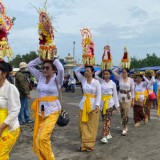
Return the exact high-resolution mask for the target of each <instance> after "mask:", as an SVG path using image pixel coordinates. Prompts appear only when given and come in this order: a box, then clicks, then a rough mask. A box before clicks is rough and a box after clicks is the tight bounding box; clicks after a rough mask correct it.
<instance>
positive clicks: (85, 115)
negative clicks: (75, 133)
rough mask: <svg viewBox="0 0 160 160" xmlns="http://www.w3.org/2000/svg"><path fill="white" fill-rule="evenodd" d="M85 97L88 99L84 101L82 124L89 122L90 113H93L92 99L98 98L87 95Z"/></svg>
mask: <svg viewBox="0 0 160 160" xmlns="http://www.w3.org/2000/svg"><path fill="white" fill-rule="evenodd" d="M83 96H84V97H86V99H85V101H84V105H83V110H82V122H87V121H88V113H90V112H91V111H92V105H91V99H90V98H96V95H94V94H88V93H85V94H84V95H83Z"/></svg>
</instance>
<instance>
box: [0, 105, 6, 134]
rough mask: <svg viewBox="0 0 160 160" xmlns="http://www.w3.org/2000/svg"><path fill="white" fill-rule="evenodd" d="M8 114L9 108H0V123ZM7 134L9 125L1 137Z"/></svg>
mask: <svg viewBox="0 0 160 160" xmlns="http://www.w3.org/2000/svg"><path fill="white" fill-rule="evenodd" d="M7 116H8V109H7V108H0V125H1V124H2V123H3V122H4V120H5V119H6V117H7ZM7 134H8V127H7V128H5V129H4V130H3V132H2V136H1V137H4V136H6V135H7Z"/></svg>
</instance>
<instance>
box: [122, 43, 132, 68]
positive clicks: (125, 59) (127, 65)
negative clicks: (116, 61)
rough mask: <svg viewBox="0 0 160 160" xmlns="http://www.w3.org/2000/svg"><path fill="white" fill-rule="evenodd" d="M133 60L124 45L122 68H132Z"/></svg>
mask: <svg viewBox="0 0 160 160" xmlns="http://www.w3.org/2000/svg"><path fill="white" fill-rule="evenodd" d="M130 65H131V62H130V58H129V53H128V50H127V47H126V46H125V47H124V53H123V57H122V59H121V67H122V68H130Z"/></svg>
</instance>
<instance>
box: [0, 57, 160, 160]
mask: <svg viewBox="0 0 160 160" xmlns="http://www.w3.org/2000/svg"><path fill="white" fill-rule="evenodd" d="M39 64H42V66H43V68H42V72H41V71H39V70H38V69H37V68H36V66H37V65H39ZM83 67H85V73H84V75H82V74H81V72H80V71H81V69H82V68H83ZM28 69H29V71H30V72H31V74H32V75H33V76H35V78H36V79H37V81H38V85H37V92H38V95H39V96H38V98H37V99H35V100H34V101H33V104H32V109H33V111H34V117H35V124H34V133H33V150H34V152H35V153H36V154H37V156H38V158H39V160H55V156H54V154H53V151H52V148H51V141H50V136H51V133H52V131H53V129H54V127H55V125H56V122H57V119H58V117H59V115H60V113H61V104H60V102H59V99H58V95H59V89H60V87H61V86H62V84H63V77H64V68H63V66H62V64H61V62H60V61H59V60H58V59H56V58H55V59H54V60H52V61H44V60H42V59H41V58H36V59H34V60H32V61H31V62H30V63H29V64H28ZM10 70H11V69H10V67H9V65H8V64H7V63H6V62H0V146H3V147H0V160H8V159H9V153H10V151H11V149H12V147H13V146H14V144H15V142H16V140H17V139H18V136H19V133H20V127H19V123H18V113H19V110H20V100H19V93H18V90H17V89H16V87H15V86H14V85H12V84H10V83H9V82H8V81H7V80H6V78H7V76H8V74H9V72H10ZM111 73H113V74H114V75H115V77H116V79H117V80H118V81H119V91H117V88H116V84H115V83H114V82H113V81H112V80H110V75H111ZM99 74H100V72H96V73H95V72H94V68H93V66H80V67H78V68H77V69H76V70H75V75H76V76H77V78H78V80H79V81H80V82H81V84H82V89H83V97H82V99H81V101H80V104H79V110H80V112H79V128H80V137H81V146H80V147H79V148H78V151H80V152H83V151H87V152H89V151H93V150H94V147H95V142H96V137H97V131H98V126H99V118H100V113H101V115H102V120H103V123H102V127H101V128H102V139H101V142H102V143H107V142H108V140H109V139H111V138H112V135H111V131H110V128H111V116H112V113H113V111H115V112H119V110H120V113H121V120H122V135H124V136H125V135H127V133H128V119H129V118H128V113H129V109H130V107H131V106H132V107H133V111H134V123H135V127H138V126H140V121H142V120H144V121H145V123H148V121H149V120H150V107H151V100H150V99H148V98H147V97H148V95H147V93H148V94H151V93H152V92H153V83H154V82H155V81H157V82H158V84H160V75H159V76H158V77H157V79H156V80H155V78H154V75H152V76H150V77H145V76H144V75H142V74H137V75H136V82H134V80H133V79H132V78H130V77H129V70H128V69H127V68H125V69H122V71H121V74H119V73H118V68H117V69H114V70H113V71H112V72H111V71H110V70H103V71H102V77H100V76H99ZM146 90H147V91H146Z"/></svg>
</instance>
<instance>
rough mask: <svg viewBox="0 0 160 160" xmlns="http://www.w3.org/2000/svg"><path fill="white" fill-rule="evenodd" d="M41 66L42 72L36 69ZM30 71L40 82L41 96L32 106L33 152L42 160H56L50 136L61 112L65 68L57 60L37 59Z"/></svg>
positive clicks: (29, 66) (38, 89)
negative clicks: (33, 117) (60, 98)
mask: <svg viewBox="0 0 160 160" xmlns="http://www.w3.org/2000/svg"><path fill="white" fill-rule="evenodd" d="M39 64H43V71H42V72H40V71H39V70H37V69H36V66H37V65H39ZM28 69H29V71H30V72H31V74H32V75H33V76H34V77H35V78H36V79H37V81H38V85H37V92H38V94H39V98H37V99H35V100H34V102H33V104H32V109H33V110H34V116H35V124H34V134H33V150H34V152H35V153H36V154H37V156H38V158H39V159H40V160H41V159H46V160H47V159H51V160H55V157H54V154H53V152H52V148H51V141H50V136H51V133H52V131H53V129H54V127H55V124H56V122H57V119H58V117H59V115H60V112H61V105H60V102H59V100H58V94H59V92H58V87H59V86H61V85H62V84H63V77H64V68H63V66H62V64H61V62H60V61H59V60H58V59H56V58H54V59H53V60H48V61H43V60H42V59H40V58H36V59H35V60H33V61H31V62H30V63H29V64H28ZM57 70H58V73H57V75H56V71H57Z"/></svg>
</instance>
